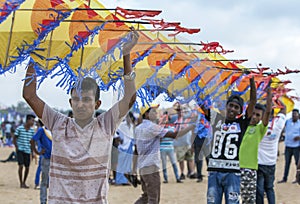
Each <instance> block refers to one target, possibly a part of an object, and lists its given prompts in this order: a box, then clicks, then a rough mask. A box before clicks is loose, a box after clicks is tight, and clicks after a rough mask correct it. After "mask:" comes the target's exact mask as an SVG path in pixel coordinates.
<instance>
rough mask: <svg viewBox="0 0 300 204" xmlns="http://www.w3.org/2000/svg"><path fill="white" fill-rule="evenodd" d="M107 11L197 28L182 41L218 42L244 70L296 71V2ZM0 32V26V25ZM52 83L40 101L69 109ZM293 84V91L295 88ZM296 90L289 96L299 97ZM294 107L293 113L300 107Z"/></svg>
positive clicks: (171, 1)
mask: <svg viewBox="0 0 300 204" xmlns="http://www.w3.org/2000/svg"><path fill="white" fill-rule="evenodd" d="M100 2H101V3H102V4H103V5H104V6H105V7H107V8H115V7H116V6H120V7H122V8H131V9H157V10H162V13H161V14H160V15H159V16H158V17H157V19H161V18H163V19H164V20H165V21H169V22H170V21H171V22H172V21H177V22H181V26H183V27H188V28H200V29H201V32H200V33H198V34H195V35H193V36H191V35H190V36H186V35H183V37H185V38H187V39H188V40H190V41H193V42H200V41H204V42H211V41H218V42H220V44H221V45H222V46H223V47H224V48H225V49H228V50H234V53H229V54H227V55H225V57H226V58H228V59H248V62H246V63H243V65H244V66H246V67H256V66H257V65H258V64H259V63H261V64H262V65H263V66H266V67H271V68H272V69H273V70H276V69H277V68H279V69H283V68H284V67H285V66H287V67H288V68H290V69H300V63H299V60H300V21H299V19H300V13H299V8H300V1H298V0H286V1H274V0H259V1H258V0H254V1H249V0H247V1H246V0H239V1H236V0H231V1H230V0H227V1H221V0H219V1H207V0H185V1H182V0H180V1H179V0H159V1H158V0H143V1H141V0H119V1H118V0H103V1H100ZM0 28H1V25H0ZM23 76H24V71H23V68H18V71H17V73H15V74H6V76H0V86H1V88H0V104H6V105H11V104H16V103H17V101H21V100H23V99H22V97H21V89H22V82H21V79H22V77H23ZM280 79H282V80H285V79H289V80H292V84H290V85H289V86H288V87H289V88H295V89H296V87H297V86H298V87H299V84H300V77H299V76H297V75H296V74H290V75H287V76H284V77H280ZM55 84H56V81H55V80H48V81H47V82H45V83H43V84H42V86H41V88H40V90H39V91H38V93H39V95H40V96H41V97H42V98H43V99H45V100H46V101H47V102H48V104H49V105H50V106H53V107H57V108H63V109H68V108H69V104H68V98H69V97H68V96H67V94H66V91H64V90H62V89H61V88H56V87H55ZM297 84H298V85H297ZM299 90H300V89H299V88H298V90H297V91H292V92H290V94H291V95H295V96H300V91H299ZM102 99H103V100H104V102H103V107H102V108H104V109H107V108H108V107H109V106H110V105H111V103H112V101H114V100H115V98H114V99H111V94H106V95H105V96H104V97H102ZM298 104H299V103H297V107H298V108H300V107H299V105H298Z"/></svg>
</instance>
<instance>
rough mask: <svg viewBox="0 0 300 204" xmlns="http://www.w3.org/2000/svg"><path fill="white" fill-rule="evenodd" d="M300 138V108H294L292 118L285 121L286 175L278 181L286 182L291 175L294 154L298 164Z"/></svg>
mask: <svg viewBox="0 0 300 204" xmlns="http://www.w3.org/2000/svg"><path fill="white" fill-rule="evenodd" d="M299 140H300V121H299V110H298V109H293V111H292V118H290V119H288V120H287V121H286V123H285V139H284V144H285V151H284V156H285V167H284V175H283V178H282V180H281V181H278V183H286V182H287V178H288V175H289V170H290V165H291V160H292V156H294V159H295V163H296V166H297V164H298V160H299V146H300V145H299ZM293 183H296V181H294V182H293Z"/></svg>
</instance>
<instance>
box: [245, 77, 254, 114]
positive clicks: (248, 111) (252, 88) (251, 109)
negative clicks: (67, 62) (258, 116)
mask: <svg viewBox="0 0 300 204" xmlns="http://www.w3.org/2000/svg"><path fill="white" fill-rule="evenodd" d="M255 104H256V86H255V82H254V78H253V77H252V78H250V101H249V104H248V108H247V116H248V118H251V116H252V113H253V110H254V107H255Z"/></svg>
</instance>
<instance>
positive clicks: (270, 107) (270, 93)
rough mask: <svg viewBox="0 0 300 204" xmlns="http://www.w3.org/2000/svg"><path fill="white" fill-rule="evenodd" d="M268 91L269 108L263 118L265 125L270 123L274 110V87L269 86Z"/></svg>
mask: <svg viewBox="0 0 300 204" xmlns="http://www.w3.org/2000/svg"><path fill="white" fill-rule="evenodd" d="M267 93H268V94H267V108H266V111H265V113H264V115H263V119H262V123H263V124H264V126H267V125H268V123H269V119H270V115H271V112H272V89H271V88H270V87H269V88H268V90H267Z"/></svg>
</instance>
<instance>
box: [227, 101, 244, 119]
mask: <svg viewBox="0 0 300 204" xmlns="http://www.w3.org/2000/svg"><path fill="white" fill-rule="evenodd" d="M241 112H242V111H241V107H240V106H239V104H238V103H236V102H234V101H231V102H229V103H228V104H227V105H226V118H227V119H229V120H234V119H235V118H236V116H237V115H239V114H240V113H241Z"/></svg>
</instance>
